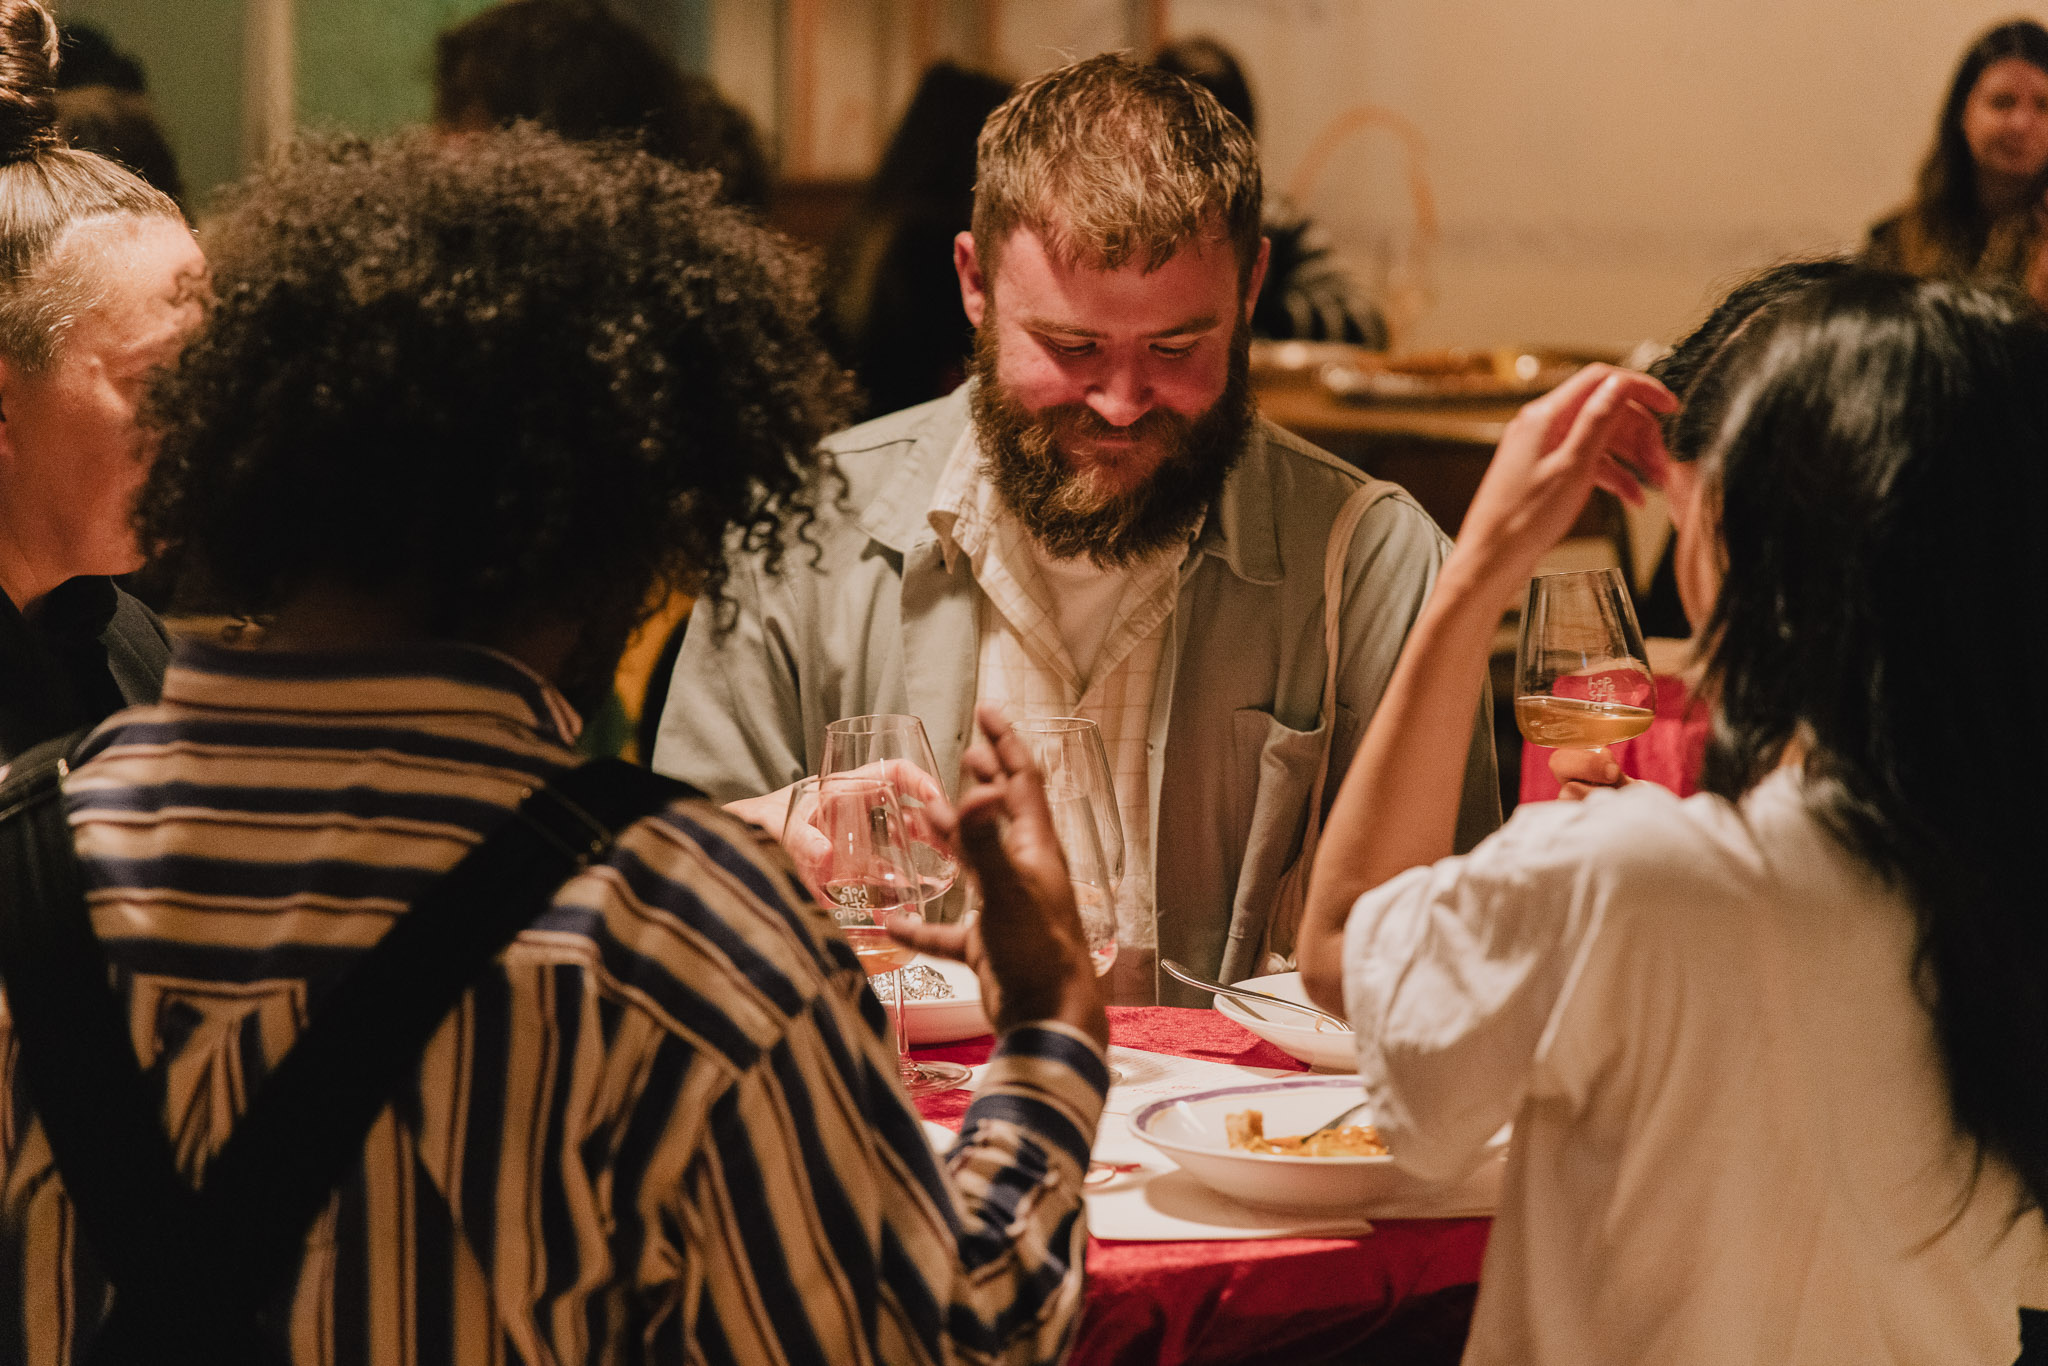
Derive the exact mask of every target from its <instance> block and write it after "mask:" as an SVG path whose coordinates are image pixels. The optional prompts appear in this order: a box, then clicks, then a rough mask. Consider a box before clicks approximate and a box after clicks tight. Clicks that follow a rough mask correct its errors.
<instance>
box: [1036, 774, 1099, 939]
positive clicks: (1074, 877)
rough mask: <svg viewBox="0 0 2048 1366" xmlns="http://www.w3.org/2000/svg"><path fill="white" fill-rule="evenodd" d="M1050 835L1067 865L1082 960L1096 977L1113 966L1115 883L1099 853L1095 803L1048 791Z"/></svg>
mask: <svg viewBox="0 0 2048 1366" xmlns="http://www.w3.org/2000/svg"><path fill="white" fill-rule="evenodd" d="M1045 804H1046V808H1047V810H1048V811H1050V812H1051V814H1052V828H1053V833H1054V834H1056V835H1058V836H1059V841H1060V852H1061V853H1062V854H1064V855H1065V856H1066V860H1067V881H1068V882H1070V883H1072V884H1073V887H1074V907H1075V909H1076V910H1078V911H1079V912H1080V913H1081V932H1082V933H1083V934H1084V935H1085V936H1087V940H1088V961H1089V963H1090V965H1091V966H1093V967H1094V969H1095V975H1096V976H1097V977H1100V976H1102V975H1103V974H1104V973H1106V972H1108V971H1109V969H1110V965H1111V964H1113V963H1115V962H1116V881H1115V879H1114V878H1112V877H1111V876H1110V872H1109V860H1108V858H1107V857H1106V856H1105V855H1104V854H1103V852H1102V840H1101V836H1100V834H1099V830H1100V817H1099V816H1098V815H1097V814H1096V812H1095V804H1094V802H1092V801H1090V800H1089V799H1088V798H1087V797H1085V796H1083V795H1081V794H1080V793H1078V792H1071V791H1062V792H1059V793H1052V792H1048V793H1047V794H1046V799H1045Z"/></svg>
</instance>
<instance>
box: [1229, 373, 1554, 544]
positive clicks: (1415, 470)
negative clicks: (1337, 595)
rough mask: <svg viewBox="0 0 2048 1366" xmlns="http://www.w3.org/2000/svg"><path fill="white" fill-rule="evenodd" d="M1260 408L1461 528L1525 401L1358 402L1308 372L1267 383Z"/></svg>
mask: <svg viewBox="0 0 2048 1366" xmlns="http://www.w3.org/2000/svg"><path fill="white" fill-rule="evenodd" d="M1258 396H1259V410H1260V411H1261V412H1263V413H1264V414H1265V415H1266V416H1267V417H1269V418H1271V419H1272V420H1273V421H1275V422H1277V423H1279V424H1280V425H1281V426H1283V427H1285V428H1287V430H1289V431H1291V432H1293V433H1294V434H1295V435H1297V436H1299V437H1301V438H1302V439H1303V440H1306V441H1312V442H1314V443H1315V444H1316V445H1318V446H1321V447H1322V448H1323V449H1324V450H1326V451H1328V452H1330V454H1332V455H1334V456H1337V457H1338V458H1339V459H1342V460H1346V461H1348V462H1350V463H1351V464H1353V465H1356V466H1358V468H1360V469H1362V470H1364V471H1365V472H1366V473H1367V474H1370V475H1374V476H1376V477H1378V478H1381V479H1391V480H1393V481H1394V482H1395V483H1397V484H1399V485H1401V487H1403V488H1405V489H1407V490H1408V492H1409V493H1410V494H1412V495H1413V496H1414V498H1415V501H1416V502H1418V503H1420V504H1422V508H1423V511H1425V512H1427V513H1428V514H1429V515H1430V516H1431V517H1433V518H1435V519H1436V524H1437V525H1438V526H1440V527H1442V528H1443V529H1444V530H1445V531H1446V532H1448V533H1450V534H1451V535H1454V536H1455V535H1456V534H1457V531H1458V524H1459V523H1460V522H1462V521H1463V520H1464V519H1465V509H1466V507H1467V506H1468V505H1469V504H1470V503H1471V502H1472V494H1473V493H1474V492H1475V491H1476V490H1477V489H1478V487H1479V480H1480V477H1481V476H1482V475H1484V474H1485V473H1486V462H1487V461H1489V460H1491V459H1492V458H1493V448H1494V447H1495V446H1497V445H1499V444H1500V438H1501V433H1502V432H1504V431H1506V430H1507V425H1508V419H1509V418H1511V417H1513V416H1514V415H1515V413H1516V412H1517V411H1518V410H1519V409H1520V407H1521V405H1520V404H1519V403H1502V402H1500V401H1498V400H1489V401H1481V402H1469V403H1468V402H1443V401H1431V402H1426V403H1385V402H1380V403H1352V402H1347V401H1345V400H1343V399H1339V398H1335V397H1332V396H1331V395H1330V394H1329V393H1328V392H1327V391H1326V390H1325V389H1323V387H1322V386H1321V385H1319V384H1315V383H1312V382H1306V381H1304V380H1302V379H1291V380H1284V381H1275V382H1271V383H1261V384H1260V385H1259V386H1258Z"/></svg>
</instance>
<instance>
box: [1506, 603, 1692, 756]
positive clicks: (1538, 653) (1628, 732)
mask: <svg viewBox="0 0 2048 1366" xmlns="http://www.w3.org/2000/svg"><path fill="white" fill-rule="evenodd" d="M1648 661H1649V652H1648V651H1647V650H1645V649H1644V648H1643V631H1642V628H1641V627H1640V626H1638V625H1637V624H1636V609H1635V605H1634V604H1633V603H1632V602H1630V601H1629V595H1628V584H1627V583H1626V582H1625V581H1624V580H1623V579H1622V577H1621V571H1620V570H1619V569H1589V570H1582V571H1579V572H1576V573H1570V574H1539V575H1537V576H1536V577H1535V578H1533V579H1531V580H1529V596H1528V598H1527V600H1526V601H1525V602H1524V603H1523V605H1522V635H1521V640H1520V642H1519V644H1518V645H1517V646H1516V649H1515V725H1516V726H1517V727H1519V728H1520V729H1521V732H1522V738H1523V739H1525V740H1527V741H1528V742H1529V743H1530V744H1532V745H1541V746H1543V747H1545V748H1546V749H1600V748H1602V747H1603V746H1606V745H1612V744H1618V743H1619V742H1621V741H1623V740H1633V739H1634V738H1635V737H1636V736H1638V735H1641V734H1642V733H1643V732H1644V731H1646V730H1648V729H1649V728H1650V722H1652V721H1653V720H1655V719H1656V715H1657V713H1656V696H1657V686H1656V682H1655V680H1654V679H1653V678H1652V677H1651V675H1650V665H1649V662H1648Z"/></svg>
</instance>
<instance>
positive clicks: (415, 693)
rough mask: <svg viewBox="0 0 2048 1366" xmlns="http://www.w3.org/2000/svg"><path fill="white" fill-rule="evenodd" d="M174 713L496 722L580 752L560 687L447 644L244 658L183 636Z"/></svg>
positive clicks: (176, 651)
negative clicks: (178, 709) (459, 717)
mask: <svg viewBox="0 0 2048 1366" xmlns="http://www.w3.org/2000/svg"><path fill="white" fill-rule="evenodd" d="M163 700H164V702H165V703H167V704H171V705H179V706H188V707H198V708H220V709H229V710H234V711H238V712H245V713H246V712H279V713H293V714H296V715H299V716H304V715H306V714H307V713H327V714H333V715H343V714H345V715H349V716H353V717H369V716H390V717H398V716H419V715H422V714H427V713H436V714H448V713H454V712H470V713H484V714H489V715H492V716H495V717H498V718H501V719H503V720H505V721H508V722H511V723H512V724H514V725H516V726H519V727H520V728H522V729H525V730H528V731H531V732H533V733H535V734H536V735H539V736H541V737H542V738H544V739H547V740H552V741H554V742H555V743H557V744H561V745H564V746H568V745H573V744H575V742H576V737H577V735H578V734H579V733H580V732H581V731H582V729H583V722H582V720H581V718H579V717H578V716H577V715H576V712H575V710H574V708H572V707H570V705H569V704H568V703H567V702H566V701H564V700H563V698H562V695H561V693H559V692H557V691H556V690H555V687H554V685H553V684H551V683H549V682H548V681H547V680H546V679H544V678H542V677H541V676H540V675H539V674H537V673H535V672H534V671H533V670H532V669H530V668H528V667H527V666H526V665H524V664H522V663H520V662H519V661H518V660H516V659H513V658H512V657H511V656H510V655H504V654H500V653H498V652H497V651H495V650H489V649H485V648H484V647H482V646H480V645H464V644H457V643H454V642H449V641H431V642H425V643H420V644H407V645H387V646H382V647H379V648H376V649H368V650H333V651H325V650H320V651H314V650H306V651H298V650H240V649H229V648H227V647H225V646H220V645H213V644H209V643H206V642H203V641H198V640H193V639H190V638H187V637H179V638H178V639H177V640H176V641H174V642H173V644H172V648H171V667H170V671H169V672H168V673H167V674H166V675H165V677H164V693H163Z"/></svg>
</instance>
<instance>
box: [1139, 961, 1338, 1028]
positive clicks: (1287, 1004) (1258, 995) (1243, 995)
mask: <svg viewBox="0 0 2048 1366" xmlns="http://www.w3.org/2000/svg"><path fill="white" fill-rule="evenodd" d="M1159 966H1160V967H1162V968H1165V969H1166V971H1167V973H1168V975H1170V976H1173V977H1178V978H1180V980H1181V981H1183V982H1186V983H1187V984H1188V985H1189V986H1191V987H1200V988H1201V989H1202V990H1203V991H1213V992H1215V993H1217V994H1218V995H1219V996H1235V997H1237V998H1238V999H1239V1000H1241V1001H1261V1002H1264V1003H1265V1004H1267V1005H1275V1006H1281V1007H1283V1008H1285V1009H1287V1010H1298V1011H1300V1012H1301V1013H1302V1014H1304V1015H1313V1016H1315V1017H1316V1018H1317V1019H1318V1020H1327V1021H1329V1022H1330V1023H1331V1024H1333V1025H1335V1026H1336V1027H1337V1028H1339V1029H1341V1030H1343V1031H1344V1032H1345V1033H1347V1034H1348V1033H1350V1032H1351V1024H1350V1022H1349V1021H1347V1020H1340V1019H1338V1018H1337V1017H1336V1016H1335V1015H1332V1014H1331V1013H1330V1012H1329V1011H1327V1010H1318V1009H1316V1008H1315V1007H1314V1006H1310V1005H1303V1004H1302V1003H1301V1002H1299V1001H1290V1000H1288V999H1287V998H1285V997H1284V996H1273V995H1269V994H1267V993H1266V992H1263V991H1253V990H1252V989H1251V988H1249V987H1230V986H1225V985H1224V984H1223V983H1221V982H1212V981H1210V980H1209V979H1208V978H1207V977H1204V976H1202V975H1201V974H1200V973H1197V972H1190V971H1188V970H1187V969H1186V968H1184V967H1182V966H1181V965H1180V964H1178V963H1176V962H1174V961H1173V960H1172V959H1171V958H1162V959H1160V960H1159ZM1245 1008H1246V1009H1247V1010H1251V1013H1252V1014H1253V1015H1257V1016H1258V1018H1260V1019H1261V1020H1264V1021H1266V1022H1267V1023H1268V1024H1278V1023H1280V1022H1279V1021H1277V1020H1275V1019H1273V1018H1272V1017H1271V1016H1268V1015H1261V1014H1260V1013H1259V1012H1258V1011H1257V1010H1254V1009H1252V1007H1250V1006H1247V1007H1245Z"/></svg>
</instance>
